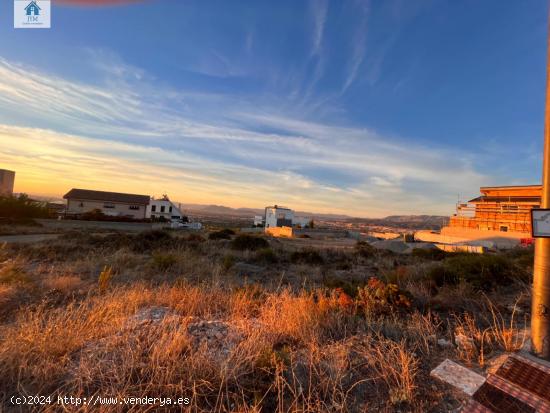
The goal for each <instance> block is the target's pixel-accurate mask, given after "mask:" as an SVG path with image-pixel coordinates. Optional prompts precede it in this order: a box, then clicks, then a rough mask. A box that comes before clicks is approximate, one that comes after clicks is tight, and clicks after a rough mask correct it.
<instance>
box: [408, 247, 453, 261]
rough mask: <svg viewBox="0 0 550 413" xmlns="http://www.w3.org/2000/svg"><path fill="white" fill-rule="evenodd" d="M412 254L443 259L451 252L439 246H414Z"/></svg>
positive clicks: (430, 258) (432, 259)
mask: <svg viewBox="0 0 550 413" xmlns="http://www.w3.org/2000/svg"><path fill="white" fill-rule="evenodd" d="M411 255H412V256H413V257H418V258H422V259H424V260H431V261H441V260H442V259H444V258H446V257H448V256H449V253H448V252H445V251H443V250H440V249H439V248H414V249H413V250H412V252H411Z"/></svg>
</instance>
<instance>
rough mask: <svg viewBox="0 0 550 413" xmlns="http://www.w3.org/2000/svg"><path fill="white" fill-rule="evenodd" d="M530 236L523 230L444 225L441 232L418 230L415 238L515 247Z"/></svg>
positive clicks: (443, 242) (488, 246)
mask: <svg viewBox="0 0 550 413" xmlns="http://www.w3.org/2000/svg"><path fill="white" fill-rule="evenodd" d="M523 238H529V237H528V236H526V234H525V233H523V232H501V231H484V230H477V229H468V228H452V227H443V229H442V230H441V233H439V234H438V233H432V232H431V231H417V232H415V234H414V239H415V240H417V241H425V242H434V243H442V244H465V245H477V246H482V247H486V248H503V249H506V248H513V247H515V246H517V245H519V244H520V243H521V239H523Z"/></svg>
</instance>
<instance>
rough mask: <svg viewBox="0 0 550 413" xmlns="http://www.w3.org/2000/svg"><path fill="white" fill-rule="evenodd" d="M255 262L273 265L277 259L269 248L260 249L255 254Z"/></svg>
mask: <svg viewBox="0 0 550 413" xmlns="http://www.w3.org/2000/svg"><path fill="white" fill-rule="evenodd" d="M256 261H259V262H264V263H267V264H275V263H276V262H278V261H279V259H278V258H277V255H276V254H275V252H274V251H273V250H272V249H271V248H262V249H260V250H258V252H256Z"/></svg>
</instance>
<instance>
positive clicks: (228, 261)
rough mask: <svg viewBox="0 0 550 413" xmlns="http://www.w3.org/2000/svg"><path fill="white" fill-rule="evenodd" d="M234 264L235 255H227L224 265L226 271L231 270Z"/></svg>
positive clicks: (224, 258)
mask: <svg viewBox="0 0 550 413" xmlns="http://www.w3.org/2000/svg"><path fill="white" fill-rule="evenodd" d="M234 265H235V257H234V256H233V255H226V256H224V257H223V261H222V267H223V269H224V270H225V271H229V270H230V269H231V267H233V266H234Z"/></svg>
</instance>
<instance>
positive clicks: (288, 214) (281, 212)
mask: <svg viewBox="0 0 550 413" xmlns="http://www.w3.org/2000/svg"><path fill="white" fill-rule="evenodd" d="M293 218H294V211H292V210H291V209H284V208H266V210H265V227H266V228H273V227H277V226H278V225H277V220H280V219H285V220H289V221H290V222H291V224H290V225H292V220H293Z"/></svg>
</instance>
